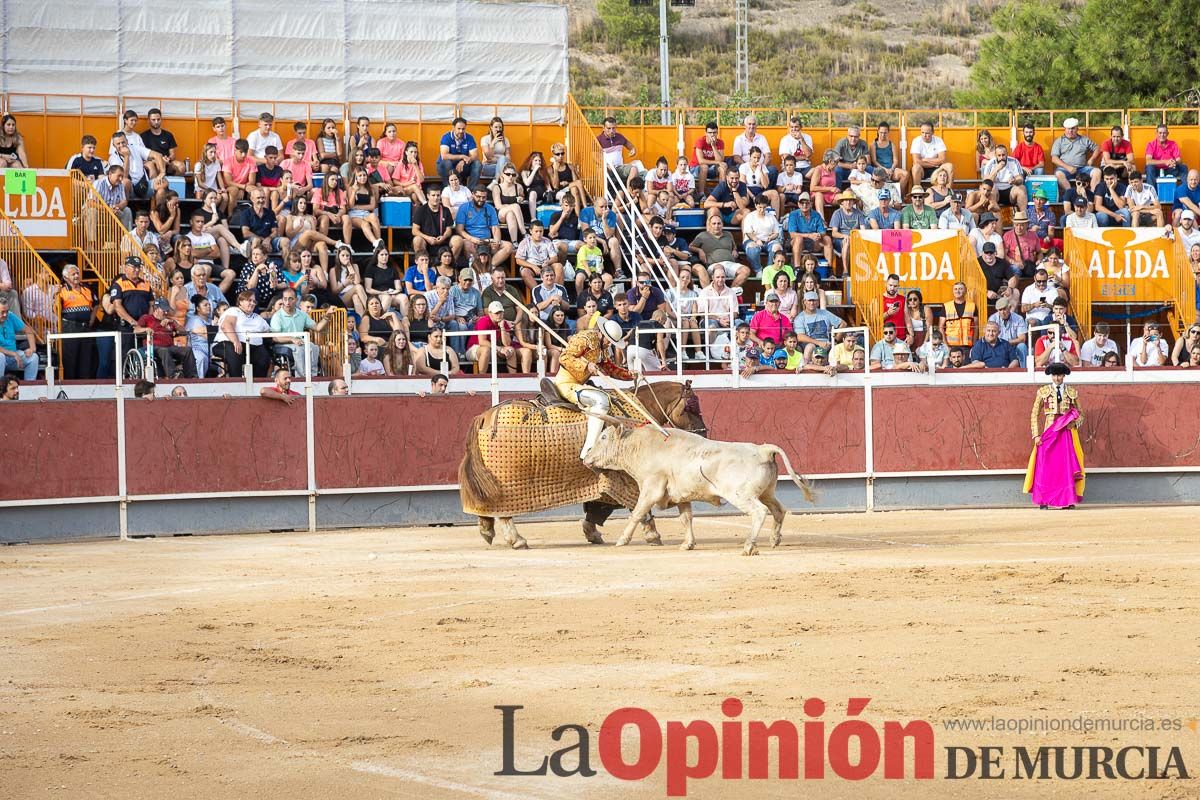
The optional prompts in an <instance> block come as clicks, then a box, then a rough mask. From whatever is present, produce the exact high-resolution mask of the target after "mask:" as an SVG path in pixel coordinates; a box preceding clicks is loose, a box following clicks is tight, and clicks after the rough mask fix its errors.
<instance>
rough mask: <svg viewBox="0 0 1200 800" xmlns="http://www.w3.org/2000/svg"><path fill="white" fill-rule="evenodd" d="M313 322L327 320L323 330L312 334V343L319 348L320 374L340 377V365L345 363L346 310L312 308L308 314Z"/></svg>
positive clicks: (332, 307)
mask: <svg viewBox="0 0 1200 800" xmlns="http://www.w3.org/2000/svg"><path fill="white" fill-rule="evenodd" d="M309 316H310V317H312V319H313V322H320V321H321V320H322V319H323V318H328V319H329V324H328V325H326V326H325V330H323V331H319V332H316V333H314V334H313V342H314V343H315V344H316V345H317V346H318V347H320V348H321V374H322V375H327V376H330V377H341V375H342V365H343V364H345V363H346V360H347V357H346V309H344V308H336V307H334V306H330V307H329V308H314V309H313V310H312V311H311V312H309Z"/></svg>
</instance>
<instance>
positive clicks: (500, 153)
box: [479, 117, 513, 181]
mask: <svg viewBox="0 0 1200 800" xmlns="http://www.w3.org/2000/svg"><path fill="white" fill-rule="evenodd" d="M479 146H480V148H481V151H482V152H481V158H480V168H479V177H481V178H483V179H484V180H488V181H490V180H492V179H493V178H495V177H496V176H497V175H499V174H500V173H502V172H503V171H504V167H505V166H507V165H508V164H512V163H513V160H512V143H511V142H510V141H509V140H508V138H507V137H506V136H505V135H504V120H502V119H500V117H492V121H491V122H489V123H488V132H487V133H485V134H484V135H483V138H482V139H480V140H479Z"/></svg>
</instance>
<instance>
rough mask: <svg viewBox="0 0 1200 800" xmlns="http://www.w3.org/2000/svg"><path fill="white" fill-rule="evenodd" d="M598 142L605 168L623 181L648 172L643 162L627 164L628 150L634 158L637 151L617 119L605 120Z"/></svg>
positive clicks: (608, 118)
mask: <svg viewBox="0 0 1200 800" xmlns="http://www.w3.org/2000/svg"><path fill="white" fill-rule="evenodd" d="M596 140H597V141H599V142H600V149H601V150H602V151H603V152H604V166H606V167H612V168H613V169H614V170H616V173H617V175H618V176H619V177H620V178H621V180H622V181H625V182H628V181H629V179H630V178H632V177H634V176H636V175H641V174H642V173H643V172H645V171H646V167H645V165H644V164H642V162H641V161H637V160H634V161H631V162H629V163H628V164H626V163H625V151H626V150H628V151H629V157H630V158H634V157H635V156H637V150H635V149H634V147H633V142H631V141H629V140H628V139H626V138H625V134H623V133H619V132H618V131H617V120H616V118H615V117H605V118H604V130H602V131H601V132H600V134H599V135H598V136H596ZM764 141H765V140H764Z"/></svg>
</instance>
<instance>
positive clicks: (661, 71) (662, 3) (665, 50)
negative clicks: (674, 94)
mask: <svg viewBox="0 0 1200 800" xmlns="http://www.w3.org/2000/svg"><path fill="white" fill-rule="evenodd" d="M658 97H659V102H660V103H661V104H662V124H663V125H670V124H671V50H670V48H669V47H668V46H667V0H658Z"/></svg>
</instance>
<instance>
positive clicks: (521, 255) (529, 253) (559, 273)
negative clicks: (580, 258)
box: [516, 219, 584, 319]
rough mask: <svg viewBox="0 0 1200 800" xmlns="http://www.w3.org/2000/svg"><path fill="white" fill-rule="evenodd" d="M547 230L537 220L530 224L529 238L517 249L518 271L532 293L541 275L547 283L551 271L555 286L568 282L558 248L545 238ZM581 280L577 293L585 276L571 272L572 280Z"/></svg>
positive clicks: (564, 292) (577, 286) (564, 295)
mask: <svg viewBox="0 0 1200 800" xmlns="http://www.w3.org/2000/svg"><path fill="white" fill-rule="evenodd" d="M545 233H546V228H545V226H543V225H542V223H541V221H540V220H537V219H535V220H534V221H533V222H531V223H529V236H527V237H526V238H525V239H523V240H521V244H520V246H519V247H518V248H517V255H516V260H517V269H518V270H520V275H521V279H522V280H523V281H525V287H526V288H527V289H529V290H530V291H535V290H536V288H537V286H538V278H537V277H536V276H538V275H541V276H542V278H543V282H544V281H545V274H546V271H547V270H549V271H550V275H551V276H552V277H553V280H552V281H551V283H552V284H553V285H555V286H561V285H562V284H563V283H564V281H565V280H566V277H565V276H566V269H565V268H564V267H563V265H562V264H560V263H559V261H558V248H557V247H555V246H554V242H552V241H550V240H549V239H547V238H546V237H545ZM576 277H578V278H579V283H578V284H577V285H576V293H578V291H579V287H580V286H581V285H582V283H583V280H584V276H582V275H581V276H576V274H575V270H574V269H572V270H571V278H573V279H574V278H576ZM563 297H564V299H565V298H566V290H565V289H564V290H563ZM546 316H548V314H543V315H542V319H545V318H546Z"/></svg>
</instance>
